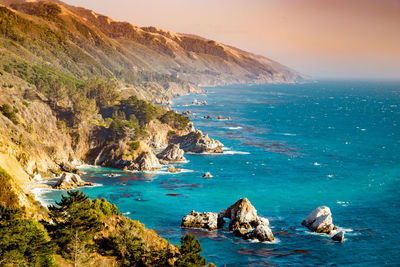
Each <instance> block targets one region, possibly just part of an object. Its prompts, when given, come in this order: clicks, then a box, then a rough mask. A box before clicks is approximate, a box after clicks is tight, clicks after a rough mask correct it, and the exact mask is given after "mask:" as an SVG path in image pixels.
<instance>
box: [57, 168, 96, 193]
mask: <svg viewBox="0 0 400 267" xmlns="http://www.w3.org/2000/svg"><path fill="white" fill-rule="evenodd" d="M81 186H93V184H92V183H90V182H85V181H83V180H82V179H81V177H80V176H79V175H78V174H75V173H66V172H64V173H63V174H62V175H61V177H60V179H59V180H58V181H57V183H56V184H55V185H54V186H53V188H55V189H74V188H77V187H81Z"/></svg>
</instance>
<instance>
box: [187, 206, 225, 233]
mask: <svg viewBox="0 0 400 267" xmlns="http://www.w3.org/2000/svg"><path fill="white" fill-rule="evenodd" d="M223 224H224V219H223V218H222V216H221V215H220V214H218V213H215V212H203V213H200V212H196V211H194V210H192V211H191V212H190V213H189V214H188V215H186V216H185V217H183V219H182V224H181V226H182V227H188V228H202V229H207V230H216V229H218V228H221V227H222V226H223Z"/></svg>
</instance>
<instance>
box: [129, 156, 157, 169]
mask: <svg viewBox="0 0 400 267" xmlns="http://www.w3.org/2000/svg"><path fill="white" fill-rule="evenodd" d="M129 169H134V170H138V171H154V170H160V169H161V164H160V162H159V161H158V159H157V157H156V155H155V154H154V153H151V152H143V153H142V154H140V155H139V157H137V159H136V160H135V162H133V163H132V164H131V165H130V166H129Z"/></svg>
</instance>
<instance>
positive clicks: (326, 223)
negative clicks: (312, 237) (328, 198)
mask: <svg viewBox="0 0 400 267" xmlns="http://www.w3.org/2000/svg"><path fill="white" fill-rule="evenodd" d="M301 224H302V225H304V226H306V227H307V228H308V229H310V230H311V231H313V232H316V233H325V234H330V233H331V231H332V230H334V229H336V227H335V226H334V225H333V223H332V213H331V210H330V209H329V208H328V207H325V206H322V207H318V208H316V209H315V210H314V211H313V212H312V213H311V214H310V215H308V217H307V218H306V219H305V220H304V221H303V222H302V223H301Z"/></svg>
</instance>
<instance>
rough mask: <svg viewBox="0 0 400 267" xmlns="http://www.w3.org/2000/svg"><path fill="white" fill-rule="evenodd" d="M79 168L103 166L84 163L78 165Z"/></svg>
mask: <svg viewBox="0 0 400 267" xmlns="http://www.w3.org/2000/svg"><path fill="white" fill-rule="evenodd" d="M77 168H78V169H89V168H101V166H98V165H89V164H82V165H79V166H77Z"/></svg>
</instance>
